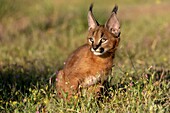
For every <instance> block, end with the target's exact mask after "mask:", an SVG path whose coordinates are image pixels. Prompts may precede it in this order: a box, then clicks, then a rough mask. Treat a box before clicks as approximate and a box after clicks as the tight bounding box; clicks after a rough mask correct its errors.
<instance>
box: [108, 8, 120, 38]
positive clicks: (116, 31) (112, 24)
mask: <svg viewBox="0 0 170 113" xmlns="http://www.w3.org/2000/svg"><path fill="white" fill-rule="evenodd" d="M117 11H118V6H117V5H115V7H114V8H113V10H112V14H111V16H110V18H109V19H108V20H107V22H106V23H105V27H106V28H107V29H108V30H109V31H110V32H111V33H113V35H115V36H116V37H119V36H120V23H119V21H118V19H117V16H116V14H117Z"/></svg>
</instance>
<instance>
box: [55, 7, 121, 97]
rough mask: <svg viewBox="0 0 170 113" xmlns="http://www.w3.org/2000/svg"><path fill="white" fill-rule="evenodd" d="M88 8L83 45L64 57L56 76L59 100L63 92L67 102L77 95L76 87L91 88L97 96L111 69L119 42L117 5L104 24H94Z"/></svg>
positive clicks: (78, 88)
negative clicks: (84, 42) (63, 62)
mask: <svg viewBox="0 0 170 113" xmlns="http://www.w3.org/2000/svg"><path fill="white" fill-rule="evenodd" d="M92 8H93V5H91V6H90V8H89V12H88V26H89V28H88V36H87V43H86V44H84V45H82V46H81V47H79V48H78V49H77V50H75V51H74V52H73V53H72V54H71V55H70V56H69V57H68V59H67V61H66V63H65V65H64V68H63V70H60V71H59V73H58V75H57V78H56V88H57V92H58V96H59V97H63V94H64V93H65V94H67V99H69V98H70V97H71V96H72V95H73V94H78V93H79V91H80V88H87V89H91V88H92V87H94V86H95V88H96V89H95V90H94V93H98V92H99V93H100V90H101V88H102V87H103V83H104V82H105V81H106V80H107V75H108V74H109V72H110V71H111V69H112V66H113V58H114V56H115V51H116V49H117V46H118V45H119V41H120V37H119V36H120V24H119V21H118V19H117V16H116V14H117V10H118V6H115V7H114V8H113V11H112V13H111V16H110V17H109V19H108V20H107V22H106V23H105V25H100V24H99V23H98V22H97V21H96V19H95V18H94V16H93V13H92ZM90 92H92V91H90Z"/></svg>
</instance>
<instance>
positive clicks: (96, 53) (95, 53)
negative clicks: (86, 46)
mask: <svg viewBox="0 0 170 113" xmlns="http://www.w3.org/2000/svg"><path fill="white" fill-rule="evenodd" d="M91 51H92V52H93V54H94V55H97V56H99V55H103V54H104V52H103V53H100V52H96V51H94V49H92V48H91Z"/></svg>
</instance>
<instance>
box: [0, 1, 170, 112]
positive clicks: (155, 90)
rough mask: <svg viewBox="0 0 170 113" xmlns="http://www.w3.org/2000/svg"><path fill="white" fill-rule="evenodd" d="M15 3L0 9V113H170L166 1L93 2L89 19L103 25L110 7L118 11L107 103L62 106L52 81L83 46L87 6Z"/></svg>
mask: <svg viewBox="0 0 170 113" xmlns="http://www.w3.org/2000/svg"><path fill="white" fill-rule="evenodd" d="M15 2H16V3H15V4H13V5H12V2H11V1H9V0H2V1H1V3H0V5H1V7H0V94H1V95H0V111H1V112H2V113H6V112H15V113H17V112H30V113H32V112H37V113H38V112H52V113H53V112H73V113H74V112H83V113H84V112H85V113H86V112H92V113H93V112H99V113H105V112H109V113H110V112H111V113H112V112H116V113H117V112H120V113H122V112H132V113H133V112H139V113H141V112H151V113H152V112H153V113H155V112H158V113H169V112H170V104H169V103H170V96H169V95H170V90H169V89H170V82H169V80H170V61H169V59H170V53H169V48H170V39H169V35H170V24H169V22H170V16H169V13H170V12H169V11H170V8H169V4H170V2H169V1H168V0H162V1H161V0H156V1H153V0H148V1H147V2H146V1H143V0H139V1H135V0H127V1H125V2H122V1H118V0H117V1H116V0H115V2H114V3H113V2H112V1H111V0H110V1H108V2H107V3H106V4H103V2H102V1H94V15H95V16H96V18H97V20H99V23H103V24H104V22H105V21H106V19H107V18H108V16H109V14H110V11H111V9H112V7H113V5H114V4H115V3H117V4H118V5H119V8H120V10H119V12H118V16H119V19H120V21H121V24H122V28H121V29H122V34H121V43H120V46H119V49H118V51H117V54H116V57H115V59H114V61H115V66H114V67H113V71H112V74H111V75H110V79H109V80H108V86H109V87H108V94H107V96H106V95H103V99H102V100H97V99H96V98H95V97H94V96H93V95H91V96H90V97H87V95H84V96H83V97H81V98H76V97H75V98H73V100H71V101H70V103H67V102H64V101H63V100H62V99H58V98H57V97H56V91H55V73H56V71H57V70H59V69H61V68H62V67H63V63H64V61H65V59H66V58H67V57H68V55H69V54H70V53H71V52H72V51H73V50H75V49H76V48H78V47H79V46H80V45H82V44H84V43H85V42H86V35H87V17H86V15H87V10H88V7H89V4H90V2H80V1H78V0H73V2H72V3H70V5H68V3H67V1H46V0H41V1H40V0H37V1H32V0H30V1H24V2H23V1H21V0H16V1H15ZM101 15H102V16H101ZM75 102H76V103H75Z"/></svg>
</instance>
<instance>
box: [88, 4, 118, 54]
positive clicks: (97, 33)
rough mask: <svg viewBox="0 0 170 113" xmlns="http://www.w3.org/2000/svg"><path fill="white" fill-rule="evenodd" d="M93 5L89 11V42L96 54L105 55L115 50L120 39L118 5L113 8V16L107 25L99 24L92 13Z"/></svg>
mask: <svg viewBox="0 0 170 113" xmlns="http://www.w3.org/2000/svg"><path fill="white" fill-rule="evenodd" d="M92 8H93V5H91V6H90V9H89V12H88V26H89V29H88V36H87V42H88V44H89V45H90V49H91V51H92V52H93V53H94V54H95V55H103V54H105V53H109V52H110V53H111V52H114V51H115V50H116V48H117V46H118V44H119V40H120V24H119V21H118V19H117V16H116V14H117V10H118V6H117V5H116V6H115V7H114V8H113V11H112V13H111V16H110V17H109V19H108V20H107V21H106V23H105V25H99V23H98V22H97V21H96V19H95V18H94V16H93V13H92Z"/></svg>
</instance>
